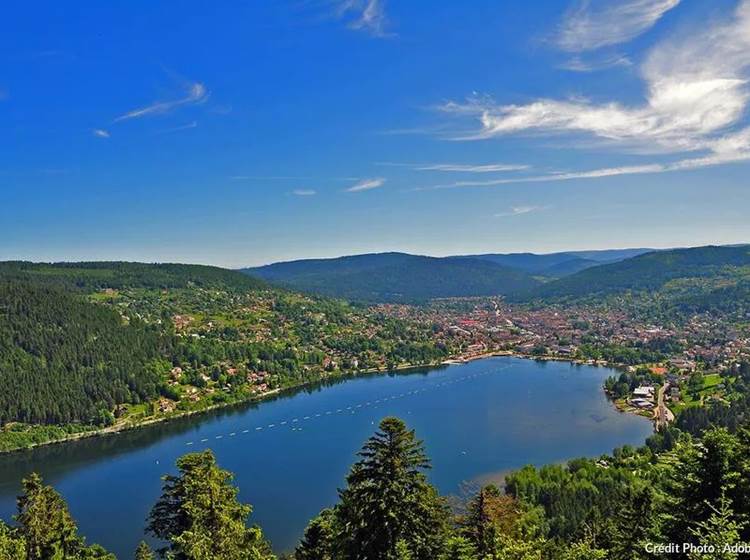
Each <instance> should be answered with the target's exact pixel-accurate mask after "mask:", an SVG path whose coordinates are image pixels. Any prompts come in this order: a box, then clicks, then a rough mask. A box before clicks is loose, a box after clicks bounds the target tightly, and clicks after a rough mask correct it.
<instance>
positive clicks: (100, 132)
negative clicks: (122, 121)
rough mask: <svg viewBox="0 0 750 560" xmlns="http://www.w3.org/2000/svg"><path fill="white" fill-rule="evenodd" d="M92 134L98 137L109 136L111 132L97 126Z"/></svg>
mask: <svg viewBox="0 0 750 560" xmlns="http://www.w3.org/2000/svg"><path fill="white" fill-rule="evenodd" d="M91 134H93V135H94V136H96V137H97V138H109V137H110V134H109V131H108V130H104V129H103V128H95V129H94V130H92V131H91Z"/></svg>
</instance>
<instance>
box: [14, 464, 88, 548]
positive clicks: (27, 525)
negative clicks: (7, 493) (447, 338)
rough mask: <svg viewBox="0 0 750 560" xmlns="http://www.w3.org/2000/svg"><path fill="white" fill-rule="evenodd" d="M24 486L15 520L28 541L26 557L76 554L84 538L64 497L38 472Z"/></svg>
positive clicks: (24, 482) (24, 481)
mask: <svg viewBox="0 0 750 560" xmlns="http://www.w3.org/2000/svg"><path fill="white" fill-rule="evenodd" d="M22 487H23V494H21V495H20V496H19V497H18V500H17V503H18V515H16V521H17V522H18V524H19V526H20V527H19V533H20V535H21V536H22V537H23V538H24V540H25V542H26V549H27V552H26V560H50V559H57V558H75V557H76V555H77V554H78V553H79V552H80V551H81V549H82V548H83V546H82V545H83V542H82V539H81V538H80V537H79V536H78V528H77V527H76V523H75V521H74V520H73V517H72V516H71V515H70V511H68V506H67V504H66V503H65V500H63V498H62V496H60V494H58V493H57V492H56V491H55V490H54V489H53V488H52V487H51V486H45V485H44V483H43V482H42V478H41V477H40V476H39V475H38V474H36V473H32V474H31V475H30V476H29V477H28V478H25V479H24V480H23V482H22Z"/></svg>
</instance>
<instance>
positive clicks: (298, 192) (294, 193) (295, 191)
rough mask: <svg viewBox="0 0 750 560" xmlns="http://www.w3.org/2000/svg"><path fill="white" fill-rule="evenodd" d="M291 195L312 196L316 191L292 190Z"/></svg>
mask: <svg viewBox="0 0 750 560" xmlns="http://www.w3.org/2000/svg"><path fill="white" fill-rule="evenodd" d="M292 194H293V195H295V196H313V195H315V194H317V191H314V190H312V189H294V190H293V191H292Z"/></svg>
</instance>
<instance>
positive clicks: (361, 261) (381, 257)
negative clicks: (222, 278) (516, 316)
mask: <svg viewBox="0 0 750 560" xmlns="http://www.w3.org/2000/svg"><path fill="white" fill-rule="evenodd" d="M243 272H245V273H247V274H249V275H253V276H256V277H258V278H262V279H264V280H268V281H269V282H274V283H277V284H279V285H284V286H288V287H291V288H294V289H297V290H301V291H306V292H313V293H318V294H324V295H327V296H334V297H340V298H344V299H348V300H354V301H365V302H419V301H425V300H429V299H433V298H441V297H466V296H487V295H499V294H509V293H512V292H515V291H518V290H521V289H525V288H528V287H529V286H535V285H537V284H539V282H538V281H537V280H535V279H534V278H532V277H531V276H530V275H529V274H528V273H526V272H524V271H521V270H516V269H512V268H509V267H506V266H503V265H499V264H497V263H493V262H489V261H485V260H480V259H472V258H463V257H445V258H437V257H424V256H418V255H408V254H405V253H378V254H368V255H356V256H349V257H339V258H335V259H311V260H301V261H292V262H283V263H276V264H271V265H267V266H262V267H257V268H248V269H244V270H243Z"/></svg>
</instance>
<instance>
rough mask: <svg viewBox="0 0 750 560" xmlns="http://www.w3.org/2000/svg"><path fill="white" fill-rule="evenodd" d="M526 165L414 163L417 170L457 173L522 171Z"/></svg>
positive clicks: (526, 167)
mask: <svg viewBox="0 0 750 560" xmlns="http://www.w3.org/2000/svg"><path fill="white" fill-rule="evenodd" d="M528 168H529V166H528V165H516V164H510V163H488V164H485V165H464V164H458V163H425V164H416V165H414V169H416V170H417V171H449V172H450V171H453V172H458V173H494V172H500V171H522V170H524V169H528Z"/></svg>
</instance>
